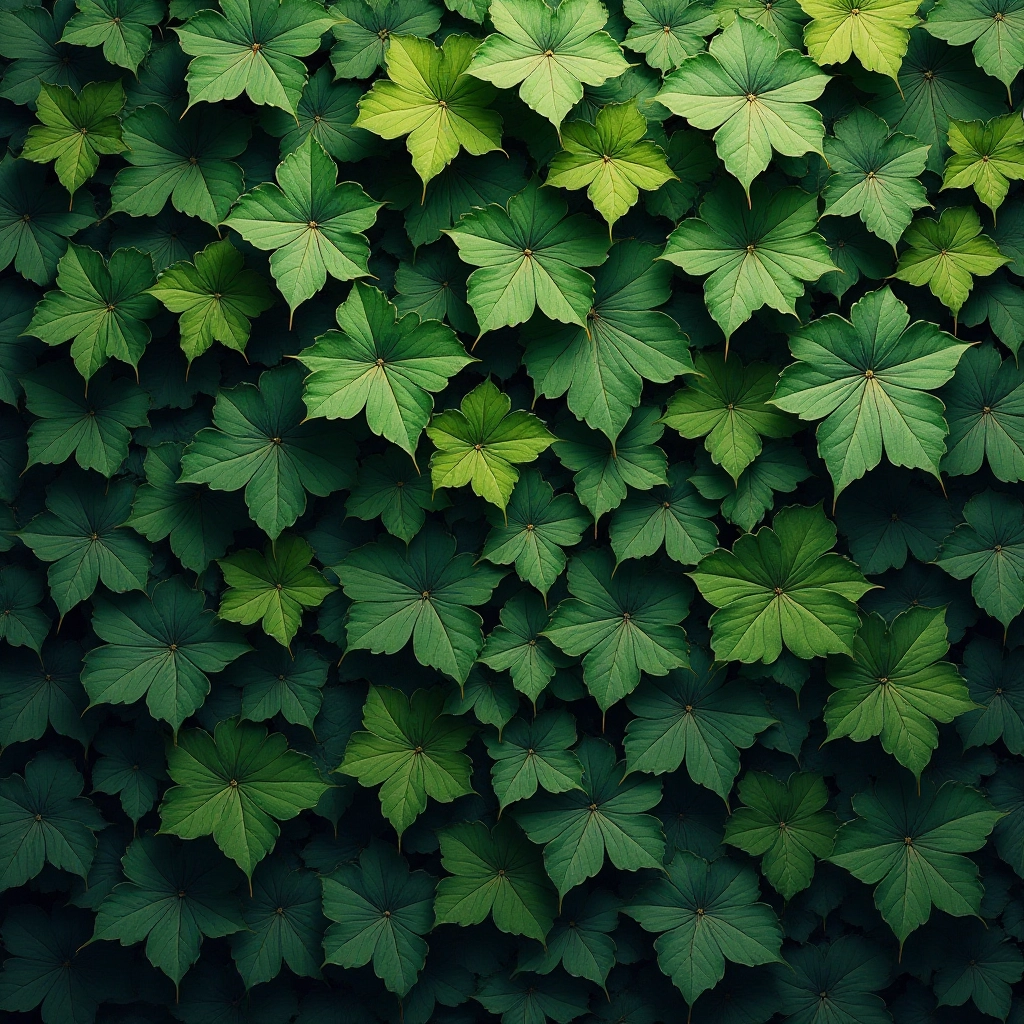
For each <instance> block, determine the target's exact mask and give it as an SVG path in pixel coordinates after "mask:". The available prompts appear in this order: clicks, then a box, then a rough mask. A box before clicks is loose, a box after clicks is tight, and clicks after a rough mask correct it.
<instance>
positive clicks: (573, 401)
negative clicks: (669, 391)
mask: <svg viewBox="0 0 1024 1024" xmlns="http://www.w3.org/2000/svg"><path fill="white" fill-rule="evenodd" d="M657 255H658V253H657V250H656V249H655V247H654V246H652V245H648V244H645V243H643V242H639V241H633V240H627V241H622V242H619V243H617V244H616V245H613V246H612V248H611V251H610V253H609V256H608V261H607V262H606V263H605V264H604V265H603V266H601V267H599V268H598V269H597V270H595V272H594V300H593V307H592V308H591V309H590V312H589V313H588V314H587V317H586V326H585V327H584V326H578V327H576V326H570V327H554V328H553V327H552V325H551V324H549V323H547V322H542V321H540V320H539V318H536V319H534V320H533V321H532V322H531V323H530V324H528V325H527V327H526V328H525V332H524V333H525V336H526V352H525V354H524V355H523V362H524V363H525V364H526V370H527V372H528V373H529V374H530V376H531V377H532V378H533V381H534V388H535V389H536V392H537V394H538V395H543V396H544V397H545V398H560V397H561V396H562V395H564V394H566V393H567V392H568V397H567V402H568V405H569V408H570V409H571V410H572V411H573V413H575V414H576V416H577V417H578V418H580V419H584V420H586V422H587V424H588V425H589V426H590V427H591V428H592V429H594V430H600V431H601V432H602V433H604V435H605V436H606V437H607V438H608V439H609V440H610V441H612V442H614V441H615V440H616V438H618V437H619V435H620V433H621V432H622V430H623V428H624V427H625V426H626V423H627V421H628V420H629V417H630V415H631V414H632V412H633V410H634V409H635V408H636V407H637V406H638V405H639V404H640V395H641V390H642V388H643V382H644V380H649V381H653V382H655V383H658V384H665V383H668V382H670V381H672V380H673V379H674V378H675V377H677V376H679V375H680V374H686V373H693V361H692V360H691V358H690V353H689V351H688V349H687V346H686V337H685V335H684V334H683V333H682V332H681V331H680V330H679V328H678V327H677V326H676V324H675V323H674V321H673V320H672V319H671V318H670V317H669V316H668V315H667V314H665V313H661V312H658V311H657V310H656V307H658V306H662V305H664V304H665V303H666V302H667V301H668V299H669V297H670V295H671V281H672V269H671V268H670V267H668V266H666V265H665V264H664V263H661V262H657V261H656V257H657Z"/></svg>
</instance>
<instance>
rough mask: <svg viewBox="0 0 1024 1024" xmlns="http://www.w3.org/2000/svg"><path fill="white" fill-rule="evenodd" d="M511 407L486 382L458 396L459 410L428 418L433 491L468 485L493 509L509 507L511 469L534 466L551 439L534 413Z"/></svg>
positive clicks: (514, 477)
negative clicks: (494, 506) (528, 463)
mask: <svg viewBox="0 0 1024 1024" xmlns="http://www.w3.org/2000/svg"><path fill="white" fill-rule="evenodd" d="M511 409H512V400H511V399H510V398H509V397H508V395H506V394H504V393H503V392H501V391H499V390H498V388H497V387H496V385H495V384H494V383H493V382H492V381H491V380H490V379H488V380H485V381H484V382H483V383H482V384H478V385H477V386H476V387H475V388H474V389H473V390H472V391H471V392H470V393H469V394H468V395H466V397H465V398H463V400H462V404H461V406H460V408H459V409H447V410H445V411H444V412H442V413H438V414H436V415H434V416H433V417H431V421H430V424H429V426H428V427H427V428H426V430H427V436H428V437H429V438H430V440H431V441H433V442H434V444H435V445H436V446H437V449H438V450H437V451H436V452H434V454H433V455H431V456H430V479H431V481H432V483H433V485H434V489H435V490H437V489H439V488H441V487H461V486H464V485H465V484H470V485H471V486H472V488H473V493H474V494H478V495H479V496H480V497H481V498H483V499H484V500H485V501H489V502H490V503H491V504H492V505H497V506H498V507H499V508H501V509H504V508H505V507H506V506H507V505H508V502H509V498H510V497H511V495H512V489H513V487H515V485H516V482H517V481H518V480H519V470H518V469H516V468H515V467H516V466H517V465H521V464H522V463H524V462H533V461H534V460H535V459H536V458H537V457H538V456H539V455H540V453H541V452H543V451H544V450H545V449H546V448H547V447H548V446H549V445H550V444H551V442H552V441H554V440H555V436H554V434H552V433H551V432H550V431H549V430H548V429H547V427H545V426H544V424H543V422H542V421H541V420H540V419H538V417H536V416H535V415H534V414H533V413H530V412H524V411H522V410H519V409H517V410H516V411H515V412H512V411H511Z"/></svg>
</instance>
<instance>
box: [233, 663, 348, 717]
mask: <svg viewBox="0 0 1024 1024" xmlns="http://www.w3.org/2000/svg"><path fill="white" fill-rule="evenodd" d="M327 668H328V666H327V662H326V661H324V660H323V658H321V657H320V655H319V654H317V653H316V651H315V650H313V649H312V648H309V647H296V648H295V649H294V650H291V651H288V650H281V647H280V646H275V645H274V644H268V643H261V644H260V646H259V649H258V650H256V651H254V652H253V653H252V654H249V655H246V656H245V657H243V658H242V659H240V660H239V661H237V662H235V663H234V665H232V667H231V668H230V669H229V670H228V673H227V678H228V679H229V680H230V681H231V682H232V683H233V684H234V685H235V686H237V687H240V688H241V690H242V709H241V717H242V718H246V719H248V720H249V721H250V722H265V721H267V719H270V718H273V717H274V716H275V715H282V716H283V717H284V718H285V720H286V721H289V722H292V723H293V724H295V725H304V726H305V727H306V728H307V729H309V730H310V731H311V732H313V731H315V729H314V726H315V724H316V717H317V715H318V714H319V713H320V709H321V705H322V701H323V688H324V684H325V683H326V682H327Z"/></svg>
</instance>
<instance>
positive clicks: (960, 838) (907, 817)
mask: <svg viewBox="0 0 1024 1024" xmlns="http://www.w3.org/2000/svg"><path fill="white" fill-rule="evenodd" d="M853 809H854V811H855V812H856V813H857V817H856V818H855V819H854V820H853V821H850V822H847V823H846V824H845V825H843V826H842V828H840V829H839V834H838V835H837V836H836V845H835V851H834V853H833V854H832V857H831V858H830V859H831V861H832V863H833V864H838V865H839V866H840V867H842V868H846V870H847V871H849V872H850V873H851V874H852V875H853V876H854V877H855V878H857V879H859V880H860V881H861V882H865V883H867V884H868V885H875V886H876V888H875V906H876V907H878V910H879V912H880V913H881V915H882V917H883V918H884V919H885V921H886V923H887V924H888V925H889V927H890V928H891V929H892V930H893V932H894V933H895V935H896V938H897V939H899V941H900V945H901V946H902V944H903V943H904V942H905V941H906V938H907V936H908V935H909V934H910V933H911V932H912V931H914V930H915V929H917V928H919V927H920V926H921V925H923V924H924V923H925V922H926V921H927V920H928V918H929V917H930V916H931V910H932V907H933V906H935V907H937V908H938V909H939V910H942V911H944V912H945V913H947V914H950V915H952V916H953V917H970V916H977V915H978V913H979V910H980V907H981V898H982V892H983V890H982V887H981V882H980V881H979V880H978V869H977V867H976V866H975V864H974V862H973V861H972V860H971V859H970V858H969V857H964V856H963V854H965V853H973V852H974V851H975V850H980V849H981V847H982V846H984V845H985V840H986V838H987V837H988V835H989V833H990V832H991V831H992V829H993V827H994V826H995V824H996V822H997V821H998V820H999V818H1000V817H1001V816H1002V815H1001V814H1000V812H999V811H996V810H993V808H992V805H991V804H989V802H988V801H987V800H986V799H985V797H984V796H982V794H981V793H979V792H978V791H977V790H975V789H969V788H968V787H967V786H962V785H960V784H959V783H955V782H947V783H946V784H945V785H944V786H942V787H940V788H939V789H935V787H933V786H932V785H930V784H929V783H927V782H926V783H923V784H922V788H921V790H920V792H918V791H916V790H915V787H914V785H913V784H912V783H911V782H909V781H901V782H890V783H887V784H883V785H881V786H879V787H878V788H876V789H875V790H874V791H869V792H865V793H858V794H857V795H856V796H855V797H854V798H853Z"/></svg>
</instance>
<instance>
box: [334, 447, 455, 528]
mask: <svg viewBox="0 0 1024 1024" xmlns="http://www.w3.org/2000/svg"><path fill="white" fill-rule="evenodd" d="M446 504H447V502H446V500H445V498H444V495H443V494H439V495H437V496H436V497H435V496H434V495H432V493H431V490H430V478H429V477H427V476H425V475H422V474H419V473H417V472H416V468H415V465H414V464H413V463H411V462H410V460H409V459H408V458H407V457H406V456H404V455H403V454H402V453H401V452H398V451H395V450H394V449H393V448H389V449H388V450H387V451H386V452H385V453H384V454H383V455H371V456H370V457H369V458H368V459H366V461H365V462H363V463H362V465H360V467H359V479H358V480H357V481H356V483H355V484H354V485H353V487H352V489H351V491H350V492H349V496H348V499H347V500H346V502H345V511H346V512H347V513H348V514H349V515H350V516H355V517H356V518H357V519H376V518H377V516H380V521H381V523H382V524H383V526H384V529H385V530H387V531H388V533H390V534H391V536H392V537H398V538H399V539H400V540H404V541H405V543H406V544H408V543H409V542H410V541H411V540H412V539H413V537H415V536H416V534H417V533H419V532H420V530H421V529H422V528H423V524H424V522H426V513H427V511H435V510H437V509H439V508H443V507H444V506H445V505H446Z"/></svg>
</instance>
